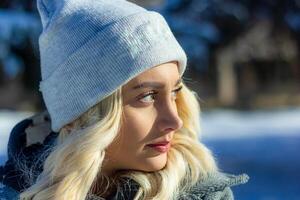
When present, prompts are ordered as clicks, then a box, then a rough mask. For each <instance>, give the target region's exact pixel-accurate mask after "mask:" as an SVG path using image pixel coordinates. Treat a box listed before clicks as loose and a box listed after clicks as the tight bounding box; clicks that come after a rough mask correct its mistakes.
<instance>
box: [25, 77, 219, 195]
mask: <svg viewBox="0 0 300 200" xmlns="http://www.w3.org/2000/svg"><path fill="white" fill-rule="evenodd" d="M182 86H183V88H182V90H181V91H180V92H179V93H178V94H177V95H178V96H177V99H176V105H177V110H178V115H179V117H180V118H181V119H182V121H183V126H182V128H181V129H180V130H178V131H177V132H175V134H174V137H173V139H172V146H171V148H170V150H169V152H168V159H167V164H166V166H165V167H164V168H163V169H161V170H159V171H155V172H143V171H135V170H128V171H125V172H124V171H122V173H118V172H116V174H115V175H114V178H113V179H111V180H121V178H130V179H133V180H134V181H136V182H137V183H138V184H139V186H140V187H139V189H138V191H137V193H136V195H135V198H134V199H135V200H145V199H154V200H161V199H169V200H172V199H176V198H177V197H178V195H179V194H180V193H181V192H183V191H185V190H188V189H189V188H190V187H192V186H193V185H194V184H195V183H196V182H197V181H199V179H201V178H204V177H205V176H207V174H208V173H209V172H213V171H216V170H217V167H216V164H215V161H214V158H213V156H212V154H211V152H210V151H209V150H208V149H207V148H206V147H205V146H204V145H203V144H202V143H201V142H200V141H199V138H200V137H199V133H200V119H199V117H200V106H199V102H198V100H197V96H196V93H194V92H193V91H192V90H190V89H189V88H188V87H187V86H186V85H185V84H184V83H182ZM122 112H123V111H122V89H121V88H119V89H118V90H116V91H115V92H114V93H113V94H112V95H110V96H108V97H106V98H105V99H104V100H102V101H101V102H100V103H98V104H97V105H95V106H93V107H92V108H90V109H89V110H88V111H87V112H85V113H84V114H83V115H82V116H81V117H80V118H78V119H76V120H75V121H74V122H73V123H72V125H73V127H74V128H73V129H72V131H71V132H69V131H68V129H67V126H65V127H63V128H62V129H61V131H60V133H59V137H58V143H57V145H56V146H55V148H54V149H53V151H52V152H51V153H50V155H49V156H48V157H47V159H46V161H45V162H44V170H43V172H42V173H41V174H40V175H39V177H38V178H37V180H36V182H35V184H34V185H32V186H31V187H30V188H28V189H27V190H26V191H24V192H22V193H21V195H20V199H22V200H29V199H30V200H54V199H55V200H66V199H67V200H69V199H72V200H84V199H86V197H87V195H88V194H89V192H90V191H92V189H95V186H96V185H97V180H99V174H100V177H102V178H103V177H104V176H101V166H102V164H103V161H104V156H105V149H106V148H107V147H108V145H109V144H110V143H112V141H113V140H114V139H115V138H116V137H117V135H118V132H119V130H120V127H121V125H122ZM118 178H120V179H118ZM108 180H109V177H108ZM106 183H107V184H106V187H105V188H102V190H103V193H104V192H105V191H106V190H107V189H108V188H109V187H110V186H112V185H113V181H107V182H106ZM164 188H168V189H167V190H166V189H164ZM101 194H102V193H101Z"/></svg>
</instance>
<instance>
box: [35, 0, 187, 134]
mask: <svg viewBox="0 0 300 200" xmlns="http://www.w3.org/2000/svg"><path fill="white" fill-rule="evenodd" d="M37 7H38V11H39V14H40V17H41V21H42V25H43V32H42V33H41V35H40V37H39V48H40V56H41V57H40V60H41V71H42V81H41V82H40V91H41V92H42V95H43V99H44V102H45V105H46V107H47V109H48V112H49V114H50V117H51V121H52V125H51V128H52V130H53V131H55V132H58V131H59V130H60V129H61V128H62V127H63V126H64V125H66V124H68V123H70V122H72V121H73V120H75V119H76V118H78V117H79V116H80V115H81V114H83V113H84V112H86V111H87V110H88V109H89V108H91V107H92V106H94V105H95V104H97V103H98V102H100V101H101V100H102V99H104V98H105V97H107V96H108V95H110V94H112V93H113V92H114V91H115V90H116V89H118V88H119V87H120V86H122V85H123V84H125V83H127V82H128V81H130V80H131V79H132V78H134V77H135V76H137V75H138V74H140V73H142V72H144V71H146V70H147V69H150V68H151V67H154V66H156V65H159V64H162V63H166V62H169V61H178V63H179V65H178V66H179V71H180V75H182V74H183V72H184V71H185V68H186V62H187V58H186V54H185V52H184V51H183V49H182V48H181V46H180V45H179V43H178V42H177V40H176V39H175V37H174V35H173V34H172V31H171V30H170V28H169V26H168V24H167V22H166V21H165V19H164V17H163V16H162V15H160V14H159V13H157V12H154V11H148V10H146V9H145V8H142V7H140V6H138V5H136V4H134V3H131V2H128V1H125V0H37Z"/></svg>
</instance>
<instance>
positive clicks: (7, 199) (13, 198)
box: [0, 183, 19, 200]
mask: <svg viewBox="0 0 300 200" xmlns="http://www.w3.org/2000/svg"><path fill="white" fill-rule="evenodd" d="M0 199H1V200H18V199H19V193H18V192H17V191H16V190H14V189H12V188H10V187H8V186H6V185H3V184H2V183H0Z"/></svg>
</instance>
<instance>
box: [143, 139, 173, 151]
mask: <svg viewBox="0 0 300 200" xmlns="http://www.w3.org/2000/svg"><path fill="white" fill-rule="evenodd" d="M147 146H149V147H150V148H151V149H154V150H155V151H158V152H161V153H165V152H167V151H168V150H169V149H170V142H160V143H155V144H148V145H147Z"/></svg>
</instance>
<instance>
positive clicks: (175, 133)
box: [2, 0, 248, 200]
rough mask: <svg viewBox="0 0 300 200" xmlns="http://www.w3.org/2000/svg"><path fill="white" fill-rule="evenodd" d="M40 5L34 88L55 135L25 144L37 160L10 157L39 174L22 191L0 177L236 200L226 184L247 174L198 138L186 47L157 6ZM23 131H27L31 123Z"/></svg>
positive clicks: (64, 190)
mask: <svg viewBox="0 0 300 200" xmlns="http://www.w3.org/2000/svg"><path fill="white" fill-rule="evenodd" d="M37 6H38V9H39V13H40V16H41V20H42V24H43V32H42V34H41V36H40V38H39V47H40V53H41V68H42V81H41V84H40V91H41V92H42V94H43V98H44V101H45V104H46V107H47V110H48V112H49V114H50V118H51V129H52V136H53V133H58V136H57V138H56V136H54V138H55V139H54V140H47V141H52V142H45V141H46V140H45V141H44V143H43V144H44V146H40V147H38V148H37V149H35V150H31V152H35V153H33V154H34V155H31V156H32V157H34V159H31V157H30V160H31V161H32V160H33V164H30V165H29V164H28V162H23V164H20V163H22V161H24V160H25V161H28V160H29V159H28V157H26V158H22V159H19V160H18V162H12V163H13V164H12V165H13V167H14V169H15V168H17V169H18V170H19V171H20V174H21V175H22V174H27V175H28V174H33V175H32V176H31V177H36V178H32V179H31V180H33V181H31V184H30V183H29V182H27V184H26V186H25V187H23V189H20V188H22V187H14V184H6V185H8V186H11V187H10V188H9V189H13V188H15V189H16V188H18V190H17V192H16V191H14V192H16V193H17V194H13V195H14V196H18V195H19V196H20V199H24V200H25V199H26V200H27V199H34V200H46V199H49V200H50V199H51V200H53V199H55V200H57V199H74V200H84V199H118V200H119V199H157V200H168V199H170V200H171V199H186V200H187V199H232V198H233V195H232V192H231V190H230V188H229V187H230V186H232V185H236V184H241V183H244V182H246V181H247V179H248V178H247V176H246V175H241V176H234V175H228V174H223V173H220V172H218V169H217V167H216V164H215V161H214V159H213V157H212V155H211V153H210V151H209V150H208V149H207V148H206V147H205V146H204V145H203V144H202V143H201V142H199V140H198V138H199V136H198V133H199V112H200V111H199V105H198V101H197V98H196V96H195V94H194V93H193V92H192V91H191V90H190V89H188V87H187V86H186V85H185V84H184V82H183V79H182V75H183V73H184V70H185V68H186V55H185V53H184V51H183V50H182V48H181V47H180V45H179V44H178V42H177V41H176V39H175V37H174V36H173V34H172V32H171V30H170V29H169V27H168V25H167V23H166V21H165V20H164V18H163V17H162V16H161V15H160V14H158V13H156V12H153V11H148V10H146V9H144V8H142V7H139V6H137V5H135V4H133V3H130V2H127V1H124V0H117V1H107V0H98V1H92V0H65V1H61V0H54V1H47V0H45V1H43V0H38V2H37ZM29 128H31V129H29ZM20 129H21V131H20V132H26V134H27V136H28V135H30V131H28V130H32V127H30V126H29V125H23V126H22V128H18V130H20ZM13 132H14V131H13ZM34 132H37V131H36V130H35V131H34ZM46 132H47V131H46ZM40 133H41V134H45V132H43V133H42V131H41V132H40ZM27 138H30V137H27ZM46 139H47V138H46ZM48 139H49V138H48ZM29 141H30V140H28V139H27V141H26V142H27V143H28V142H29ZM53 141H54V142H53ZM49 144H50V145H49ZM25 146H27V145H25ZM45 146H46V148H45ZM29 147H30V145H29ZM27 148H28V147H27ZM22 151H23V150H22ZM12 154H13V153H9V155H12ZM15 160H16V159H15ZM20 160H21V162H20ZM24 163H25V164H24ZM39 165H42V167H37V166H39ZM15 166H17V167H15ZM28 166H29V167H28ZM24 168H25V169H26V170H24ZM20 169H22V170H20ZM8 171H9V170H8ZM39 172H40V173H39ZM6 175H7V174H6ZM6 177H7V176H6ZM10 177H12V176H10ZM22 177H24V176H22ZM3 182H4V183H5V181H3ZM7 182H9V181H7ZM11 182H13V181H11ZM11 182H10V183H11ZM15 185H16V184H15ZM18 185H20V184H18ZM24 185H25V184H24ZM7 190H8V189H7ZM18 192H20V194H18ZM2 193H3V194H4V193H5V192H2ZM7 193H8V192H7ZM6 195H8V194H6Z"/></svg>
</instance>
